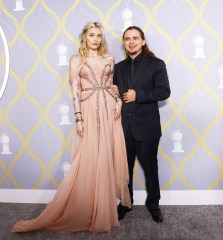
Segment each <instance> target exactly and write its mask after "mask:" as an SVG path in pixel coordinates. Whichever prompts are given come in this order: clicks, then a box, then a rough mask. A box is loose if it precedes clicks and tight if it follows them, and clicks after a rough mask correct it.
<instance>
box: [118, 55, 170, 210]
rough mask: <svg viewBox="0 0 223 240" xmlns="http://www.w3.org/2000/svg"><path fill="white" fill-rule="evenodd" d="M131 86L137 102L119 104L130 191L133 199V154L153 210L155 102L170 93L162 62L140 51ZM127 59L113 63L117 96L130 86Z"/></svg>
mask: <svg viewBox="0 0 223 240" xmlns="http://www.w3.org/2000/svg"><path fill="white" fill-rule="evenodd" d="M136 58H138V63H137V64H138V66H137V69H136V72H135V74H134V80H133V82H132V86H131V88H132V89H134V90H135V91H136V101H135V102H132V103H124V102H123V105H122V125H123V130H124V134H125V139H126V150H127V156H128V164H129V178H130V182H129V190H130V195H131V198H132V202H133V189H132V178H133V167H134V162H135V157H136V155H137V156H138V159H139V161H140V163H141V166H142V168H143V170H144V173H145V178H146V189H147V193H148V197H147V200H146V205H147V207H148V208H150V209H152V208H153V206H156V205H159V199H160V189H159V180H158V164H157V151H158V144H159V138H160V136H161V125H160V115H159V109H158V101H162V100H165V99H167V98H168V97H169V96H170V87H169V81H168V76H167V71H166V65H165V63H164V61H162V60H160V59H158V58H149V57H148V56H147V55H144V54H143V53H141V54H140V55H138V56H137V57H136ZM127 64H128V59H125V60H123V61H121V62H120V63H118V64H116V65H115V69H114V84H115V85H117V86H118V88H119V92H120V95H121V97H122V95H123V93H125V92H127V91H128V89H129V87H128V85H129V83H128V76H129V72H128V71H129V68H128V67H127V66H128V65H127Z"/></svg>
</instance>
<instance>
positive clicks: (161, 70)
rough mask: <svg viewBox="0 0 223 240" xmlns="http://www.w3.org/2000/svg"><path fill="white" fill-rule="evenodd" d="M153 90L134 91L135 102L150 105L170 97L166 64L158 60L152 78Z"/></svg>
mask: <svg viewBox="0 0 223 240" xmlns="http://www.w3.org/2000/svg"><path fill="white" fill-rule="evenodd" d="M153 84H154V88H153V89H152V90H148V91H147V90H136V101H137V102H138V103H150V102H157V101H163V100H165V99H167V98H168V97H169V96H170V85H169V80H168V75H167V70H166V64H165V63H164V61H163V60H160V62H159V64H158V67H157V69H156V72H155V74H154V76H153Z"/></svg>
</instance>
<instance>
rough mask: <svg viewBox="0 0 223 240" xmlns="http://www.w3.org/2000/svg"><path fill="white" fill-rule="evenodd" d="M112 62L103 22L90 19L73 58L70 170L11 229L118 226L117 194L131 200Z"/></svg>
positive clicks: (123, 200) (105, 228)
mask: <svg viewBox="0 0 223 240" xmlns="http://www.w3.org/2000/svg"><path fill="white" fill-rule="evenodd" d="M113 67H114V58H113V57H112V56H111V55H109V54H108V51H107V45H106V41H105V38H104V35H103V28H102V25H101V24H100V23H97V22H94V23H88V24H86V26H85V27H84V28H83V31H82V33H81V34H80V48H79V54H77V55H74V56H72V57H71V59H70V71H69V81H70V84H71V86H72V93H73V103H74V111H75V116H76V131H75V133H74V134H75V142H74V148H73V154H72V161H71V167H70V170H69V172H68V173H67V175H66V176H65V178H64V179H63V181H62V183H61V185H60V187H59V189H58V191H57V193H56V195H55V197H54V199H53V200H52V202H50V203H49V205H48V206H47V207H46V209H45V210H44V211H43V212H42V213H41V214H40V215H39V217H37V218H36V219H33V220H28V221H20V222H17V223H16V224H15V226H14V227H13V229H12V231H13V232H28V231H34V230H37V229H43V230H51V231H71V232H77V231H85V230H87V231H91V232H104V231H110V230H111V228H112V227H113V226H119V222H118V215H117V205H116V197H118V198H119V199H120V200H121V203H122V204H123V205H124V206H128V207H130V206H131V203H130V197H129V192H128V165H127V157H126V150H125V142H124V136H123V131H122V127H121V120H120V111H121V105H122V104H121V100H119V98H118V96H119V94H118V90H117V87H116V86H114V85H112V82H113V79H112V77H113V75H112V73H113Z"/></svg>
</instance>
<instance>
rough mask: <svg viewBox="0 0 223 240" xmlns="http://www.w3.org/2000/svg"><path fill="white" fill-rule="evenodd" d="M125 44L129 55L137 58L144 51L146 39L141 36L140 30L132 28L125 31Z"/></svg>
mask: <svg viewBox="0 0 223 240" xmlns="http://www.w3.org/2000/svg"><path fill="white" fill-rule="evenodd" d="M123 42H124V46H125V49H126V51H127V52H128V54H129V56H130V57H132V58H135V57H136V56H137V55H139V54H140V53H141V52H142V46H144V45H145V40H143V39H142V38H141V36H140V32H139V31H137V30H135V29H132V30H128V31H126V32H125V35H124V39H123Z"/></svg>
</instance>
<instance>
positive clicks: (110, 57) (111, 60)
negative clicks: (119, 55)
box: [103, 53, 115, 64]
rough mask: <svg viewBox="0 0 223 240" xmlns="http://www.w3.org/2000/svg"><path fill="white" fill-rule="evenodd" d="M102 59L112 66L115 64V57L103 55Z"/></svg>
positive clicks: (108, 54) (107, 54)
mask: <svg viewBox="0 0 223 240" xmlns="http://www.w3.org/2000/svg"><path fill="white" fill-rule="evenodd" d="M103 58H105V59H108V60H109V61H110V62H111V63H113V64H114V62H115V57H114V56H113V55H112V54H110V53H106V54H105V55H103Z"/></svg>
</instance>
